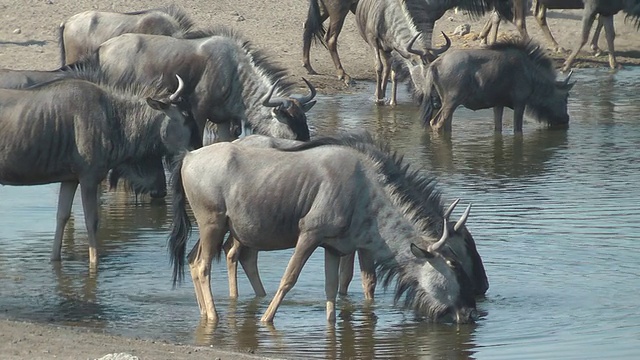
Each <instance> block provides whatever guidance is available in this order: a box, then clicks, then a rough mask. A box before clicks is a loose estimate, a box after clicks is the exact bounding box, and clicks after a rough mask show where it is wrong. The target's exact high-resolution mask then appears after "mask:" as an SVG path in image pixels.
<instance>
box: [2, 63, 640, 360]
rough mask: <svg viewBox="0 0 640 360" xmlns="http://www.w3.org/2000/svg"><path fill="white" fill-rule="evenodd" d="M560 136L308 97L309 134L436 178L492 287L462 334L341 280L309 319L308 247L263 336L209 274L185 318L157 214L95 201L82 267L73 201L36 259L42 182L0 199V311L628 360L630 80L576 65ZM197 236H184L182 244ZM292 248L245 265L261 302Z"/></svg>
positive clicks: (309, 338)
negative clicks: (345, 288) (95, 262)
mask: <svg viewBox="0 0 640 360" xmlns="http://www.w3.org/2000/svg"><path fill="white" fill-rule="evenodd" d="M574 78H575V79H576V80H577V81H578V82H577V84H576V85H575V87H574V89H573V91H572V93H571V98H570V115H571V123H570V128H569V129H568V130H566V131H549V130H546V129H544V127H543V126H541V125H539V124H536V123H535V122H533V121H532V120H525V124H524V134H523V135H521V136H514V135H513V134H512V133H511V131H512V128H511V126H512V125H511V124H512V123H511V113H510V112H505V120H504V124H505V129H504V131H503V133H502V134H494V132H493V121H492V112H491V110H486V111H477V112H472V111H469V110H466V109H462V108H461V109H458V111H456V113H455V115H454V120H453V135H452V136H451V137H447V136H440V135H435V134H432V133H431V132H430V131H425V130H424V129H423V128H422V126H421V124H419V123H417V121H416V115H417V109H416V108H415V106H414V105H413V104H412V103H411V101H410V100H409V98H408V96H407V95H406V94H405V93H402V94H401V95H402V97H401V99H400V104H399V105H398V106H397V107H396V108H388V107H376V106H374V105H373V102H372V94H373V88H372V87H370V91H366V92H363V93H358V94H349V95H337V96H331V97H329V96H318V104H317V105H316V106H315V107H314V109H313V110H312V112H311V113H310V114H309V115H310V117H311V122H312V125H313V126H314V127H315V129H316V131H317V133H319V134H334V133H337V132H339V131H343V130H345V129H360V128H365V129H368V130H369V131H371V132H373V133H375V134H377V135H378V136H380V137H383V138H385V139H387V140H388V141H389V142H390V143H391V144H392V146H393V148H394V149H397V150H398V151H399V152H401V153H403V154H405V158H406V160H407V161H408V162H409V163H411V164H412V166H413V167H414V168H421V169H423V170H424V171H428V172H430V173H432V174H434V175H436V176H437V177H438V179H439V188H440V189H441V190H442V192H443V194H444V198H445V199H446V201H447V202H448V201H451V200H453V199H454V198H457V197H460V198H462V202H461V204H463V205H462V206H460V207H461V209H457V211H456V212H455V215H454V217H457V216H459V214H460V212H461V211H462V208H463V206H466V204H468V203H472V204H473V209H472V212H471V217H470V218H469V221H468V223H467V225H468V227H469V229H470V231H471V232H472V233H473V235H474V238H475V239H476V241H477V246H478V250H479V252H480V254H481V255H482V257H483V260H484V262H485V266H486V270H487V275H488V277H489V282H490V289H489V291H488V293H487V296H486V299H484V300H482V301H480V302H479V304H478V307H479V309H480V310H481V311H482V312H483V313H485V315H484V316H483V317H482V318H481V319H480V321H478V323H477V324H475V325H460V326H455V325H446V324H445V325H435V324H427V323H424V322H419V321H416V320H415V319H414V318H413V316H412V314H411V313H410V312H407V311H403V310H401V309H398V308H397V307H394V306H393V303H392V296H391V294H385V293H383V292H382V291H379V293H378V297H377V300H376V302H375V304H373V305H366V304H365V302H364V299H363V296H362V291H361V289H360V284H359V279H358V277H357V275H356V278H355V279H354V282H353V283H352V286H351V290H350V294H349V296H348V297H347V298H343V299H341V300H340V302H339V305H338V306H339V307H338V308H339V309H340V310H341V318H340V319H339V320H338V322H337V324H336V325H335V327H333V326H327V324H326V322H325V320H324V316H325V315H324V311H325V310H324V280H323V270H322V266H323V256H322V250H318V251H317V252H316V253H315V254H314V255H313V256H312V258H311V259H310V261H309V262H308V263H307V265H306V266H305V268H304V269H303V272H302V275H301V277H300V280H299V281H298V284H296V286H295V287H294V288H293V290H292V291H291V292H290V293H289V294H288V295H287V297H286V299H285V301H284V303H283V305H282V306H281V308H280V309H279V311H278V314H277V316H276V319H275V323H274V325H273V326H268V325H264V324H262V323H260V321H259V319H260V316H261V315H262V313H263V312H264V310H265V309H266V307H267V305H268V302H269V300H270V298H269V297H267V298H265V299H256V298H254V297H253V296H252V291H251V288H250V286H249V285H248V281H246V279H245V277H244V276H243V275H242V274H241V275H240V298H239V299H238V300H231V299H229V298H228V295H227V283H226V270H225V266H224V265H223V264H214V270H213V272H214V274H213V291H214V296H215V299H216V305H217V308H218V311H219V313H220V315H221V321H220V323H219V324H218V326H217V327H215V328H213V327H211V326H207V325H206V324H200V323H199V313H198V309H197V305H196V303H195V297H194V294H193V288H192V284H191V281H190V279H187V281H186V282H185V284H184V285H183V286H181V287H178V288H176V289H172V286H171V269H170V267H169V261H168V254H167V249H166V239H167V234H168V228H169V221H170V220H169V217H168V215H169V214H170V213H171V210H170V209H169V206H168V205H167V204H165V203H164V202H162V201H161V202H150V201H149V200H148V199H146V198H143V199H139V201H136V199H135V198H133V197H132V196H130V195H128V194H124V193H120V192H117V193H112V192H106V191H105V192H104V193H103V195H102V199H101V201H102V208H101V213H100V219H101V228H100V231H99V234H98V236H99V238H100V258H101V259H100V260H101V263H100V269H99V272H98V274H97V275H94V274H90V273H89V271H88V266H87V264H88V255H87V253H88V251H87V241H86V231H85V229H84V222H83V220H82V210H81V204H80V201H79V197H78V198H77V199H76V201H75V203H74V210H73V211H74V217H73V221H72V222H71V223H70V224H69V226H68V229H67V231H66V234H65V239H64V244H63V261H62V263H61V264H59V265H55V264H51V263H49V261H48V259H49V253H50V250H51V246H52V238H53V232H54V228H55V209H56V202H57V192H58V186H57V185H48V186H33V187H9V186H5V187H0V199H1V201H0V246H1V250H0V284H1V286H0V311H1V312H2V313H3V314H4V315H5V316H7V317H10V318H14V319H25V320H32V321H38V322H54V323H57V324H66V325H70V326H80V327H89V328H95V329H101V330H103V331H108V332H110V333H115V334H124V335H135V336H141V337H148V338H160V339H167V340H171V341H179V342H185V343H194V344H199V345H210V344H214V345H216V346H221V347H223V348H228V349H236V350H241V351H255V352H257V353H259V354H264V355H272V356H281V357H288V358H317V359H327V358H329V359H334V358H335V359H338V358H340V359H348V358H372V357H377V358H404V359H418V358H419V359H432V358H433V359H436V358H438V359H440V358H446V359H466V358H469V359H520V358H522V359H525V358H527V359H528V358H536V359H550V358H562V359H570V358H575V359H602V358H616V359H635V358H638V357H639V356H640V311H638V306H639V305H640V300H639V296H638V295H640V235H638V234H640V206H639V205H638V204H640V190H638V184H640V161H638V160H637V158H638V156H637V154H638V149H639V148H640V123H639V121H640V116H639V115H640V93H638V91H637V89H639V88H640V69H627V70H623V71H619V72H617V73H615V74H612V73H609V72H608V71H605V70H577V71H576V72H575V73H574ZM194 236H197V235H194ZM290 254H291V252H290V251H280V252H271V253H261V254H260V271H261V275H262V279H263V281H264V284H265V287H266V289H267V292H268V293H269V294H273V293H274V292H275V289H276V288H277V285H278V282H279V279H280V276H281V275H282V273H283V271H284V267H285V266H286V262H287V261H288V258H289V256H290Z"/></svg>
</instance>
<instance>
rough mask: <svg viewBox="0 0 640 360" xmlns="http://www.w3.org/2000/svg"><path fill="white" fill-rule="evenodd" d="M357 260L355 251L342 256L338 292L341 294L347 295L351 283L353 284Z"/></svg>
mask: <svg viewBox="0 0 640 360" xmlns="http://www.w3.org/2000/svg"><path fill="white" fill-rule="evenodd" d="M355 260H356V253H355V252H354V253H351V254H349V255H345V256H342V257H341V258H340V276H339V277H340V279H339V283H340V284H339V287H338V293H339V294H340V295H347V292H348V291H349V284H351V280H353V263H354V262H355Z"/></svg>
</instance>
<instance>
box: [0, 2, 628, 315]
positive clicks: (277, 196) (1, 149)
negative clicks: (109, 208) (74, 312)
mask: <svg viewBox="0 0 640 360" xmlns="http://www.w3.org/2000/svg"><path fill="white" fill-rule="evenodd" d="M309 3H310V6H309V13H308V16H307V20H306V22H305V26H304V33H303V46H302V48H303V64H304V66H305V68H306V69H307V71H308V72H309V73H310V74H314V73H315V72H314V70H313V68H312V66H311V63H310V60H309V51H310V48H311V41H312V38H313V37H314V36H315V37H317V39H319V40H321V41H322V42H323V43H324V44H325V45H326V47H327V48H328V50H329V51H330V53H331V57H332V59H333V61H334V64H335V66H336V69H337V72H338V78H339V79H340V80H341V81H344V82H345V83H346V84H350V83H351V82H352V79H351V78H350V77H349V75H347V73H346V72H345V71H344V69H343V67H342V64H341V62H340V59H339V56H338V53H337V47H336V46H337V38H338V35H339V33H340V30H341V28H342V24H343V22H344V19H345V16H346V15H347V14H348V13H349V11H351V12H353V13H354V14H355V16H356V22H357V25H358V28H359V30H360V33H361V35H362V38H363V39H364V40H365V41H366V42H367V43H368V44H369V45H370V46H371V48H372V49H373V50H374V53H375V58H376V64H377V66H376V89H375V99H374V101H375V102H376V103H377V104H380V105H382V104H384V103H385V98H386V86H387V83H388V82H389V81H390V82H391V87H392V91H391V97H390V100H389V103H390V104H391V105H394V104H395V103H396V88H397V85H398V82H402V81H406V82H408V83H409V84H410V86H411V87H412V88H413V95H414V97H415V100H416V102H417V103H419V106H420V109H421V112H420V119H419V120H420V121H422V122H424V123H425V125H429V126H431V127H432V128H434V129H436V130H438V131H451V130H452V127H451V123H452V115H453V112H454V110H455V109H456V108H457V107H458V106H459V105H463V106H465V107H467V108H470V109H473V110H475V109H484V108H493V109H494V124H495V125H494V127H495V130H496V131H501V129H502V113H503V109H504V107H509V108H511V109H513V110H514V131H515V132H522V125H523V116H524V113H525V112H527V113H528V114H530V115H531V116H532V117H533V118H534V119H536V120H538V121H540V122H543V123H546V124H548V125H549V126H551V127H553V126H560V127H566V126H567V124H568V122H569V116H568V114H567V100H568V96H569V90H570V89H571V87H572V85H573V84H572V83H570V82H569V78H570V74H569V75H568V76H566V77H565V78H564V79H563V80H556V72H555V70H554V67H553V64H552V62H551V60H550V59H549V58H548V57H547V56H546V55H545V53H544V51H543V50H542V49H541V48H540V46H538V45H536V44H535V43H534V42H532V41H530V40H529V37H528V35H527V33H526V27H525V26H524V19H525V6H526V5H527V2H526V1H524V0H458V1H454V0H350V1H345V0H310V2H309ZM533 6H534V9H535V10H534V15H535V16H536V18H537V19H538V20H539V22H540V24H541V25H543V26H545V27H546V22H545V20H544V13H545V11H546V8H584V19H583V31H582V37H581V40H580V42H579V47H577V48H576V49H575V51H574V52H573V53H572V54H571V55H570V57H569V58H568V59H567V61H566V62H565V65H564V70H568V69H569V68H570V66H571V63H572V61H573V59H574V58H575V55H576V54H577V53H578V50H579V49H580V47H582V46H583V45H584V44H585V43H586V41H587V40H588V34H589V29H590V27H591V25H592V23H593V22H594V20H595V19H596V18H598V21H599V24H600V25H599V27H600V26H603V27H604V29H605V32H606V33H607V41H608V45H609V49H610V56H611V57H612V60H610V64H611V66H612V67H615V66H616V62H615V58H614V57H613V55H614V52H613V15H614V14H615V13H617V12H619V11H621V10H623V11H625V12H626V13H627V14H628V15H629V16H630V17H631V19H633V20H635V21H636V24H637V19H638V15H640V0H607V1H605V0H583V1H575V0H565V1H563V0H547V1H544V0H538V1H534V4H533ZM453 7H458V8H460V9H463V10H465V11H468V12H469V14H470V15H471V16H479V15H482V14H484V13H486V12H489V11H494V12H495V14H494V15H492V17H491V19H490V20H489V21H488V23H487V29H489V28H493V30H492V31H494V35H493V37H494V41H493V43H492V44H491V45H488V46H485V47H482V48H478V49H466V50H449V47H450V45H451V40H450V39H449V38H448V37H447V36H446V34H444V33H443V34H442V35H443V37H444V40H445V44H444V45H442V46H439V47H433V46H432V39H431V37H432V33H433V29H434V23H435V21H436V20H438V19H439V18H440V17H442V16H443V14H444V12H445V11H447V10H449V9H451V8H453ZM327 19H329V20H330V24H329V27H328V29H327V30H326V31H325V29H324V28H323V22H324V21H325V20H327ZM496 19H497V21H496ZM499 19H509V20H511V21H513V22H514V23H515V24H516V25H517V26H518V28H519V29H520V30H521V34H522V38H521V39H517V40H509V41H497V42H496V41H495V30H496V27H497V24H498V23H499ZM598 31H599V28H598ZM488 32H489V31H488V30H487V31H486V32H485V36H486V33H488ZM545 33H546V34H547V36H548V37H549V38H550V41H552V43H553V44H554V47H555V48H556V49H558V48H559V46H558V45H557V43H556V42H555V40H553V37H552V36H551V33H550V32H549V30H548V28H546V31H545ZM59 35H60V38H59V39H60V50H61V54H62V64H61V67H60V68H59V69H56V70H52V71H38V70H32V71H31V70H9V69H6V70H2V71H0V88H2V89H1V90H0V183H2V184H3V185H38V184H47V183H57V182H59V183H61V186H60V193H59V200H58V209H57V217H56V230H55V236H54V245H53V250H52V254H51V259H52V260H53V261H59V260H60V258H61V245H62V238H63V232H64V228H65V225H66V223H67V221H68V220H69V218H70V215H71V206H72V202H73V198H74V195H75V192H76V189H77V187H78V185H80V191H81V198H82V206H83V210H84V217H85V223H86V227H87V231H88V242H89V262H90V264H91V267H92V268H95V266H96V265H97V263H98V252H97V239H96V233H97V229H98V206H99V205H98V198H99V197H98V194H99V190H100V184H101V182H102V181H103V180H105V179H107V178H108V180H109V183H110V185H111V186H112V187H116V186H117V184H118V182H119V181H120V180H121V179H125V180H126V181H127V184H129V186H130V187H131V189H132V190H133V191H135V192H136V193H150V194H151V196H152V197H164V196H166V194H167V192H166V187H167V185H166V184H167V179H166V178H165V168H168V170H169V171H170V172H171V174H172V177H171V187H172V208H173V219H172V220H173V221H172V227H171V233H170V235H169V242H168V247H169V252H170V261H171V263H172V264H173V281H174V284H175V283H176V282H179V281H181V280H182V278H183V267H184V263H185V261H186V262H188V264H189V266H190V270H191V276H192V279H193V283H194V288H195V293H196V298H197V302H198V305H199V307H200V313H201V315H202V317H203V318H206V319H208V320H210V321H215V320H217V318H218V315H217V312H216V310H215V306H214V301H213V296H212V292H211V285H210V273H211V264H212V260H213V258H215V257H219V256H220V255H221V254H222V253H223V252H224V253H225V254H226V258H227V266H228V272H229V289H230V296H232V297H235V296H238V292H237V285H236V273H237V263H240V264H241V265H242V266H243V268H244V270H245V273H246V275H247V276H248V278H249V280H250V283H251V285H252V287H253V289H254V291H255V293H256V295H258V296H264V295H266V292H265V290H264V287H263V285H262V283H261V280H260V277H259V274H258V267H257V257H258V251H268V250H279V249H287V248H293V249H294V251H293V255H292V257H291V259H290V260H289V262H288V265H287V267H286V270H285V274H284V275H283V277H282V280H281V282H280V285H279V287H278V290H277V292H276V294H275V296H274V298H273V300H272V301H271V303H270V305H269V307H268V308H267V310H266V312H265V314H264V315H263V317H262V321H266V322H271V321H273V318H274V316H275V313H276V310H277V308H278V306H279V305H280V304H281V302H282V300H283V298H284V296H285V295H286V293H287V292H288V291H289V290H290V289H291V288H292V287H293V285H294V284H295V283H296V281H297V278H298V276H299V274H300V271H301V269H302V267H303V266H304V264H305V262H306V261H307V259H308V258H309V256H310V255H311V254H312V253H313V251H314V250H315V249H316V248H318V247H323V248H324V249H325V252H324V253H325V281H326V285H325V290H326V310H327V320H328V321H330V322H333V321H335V319H336V314H335V301H336V297H337V294H338V293H346V291H347V287H348V285H349V282H350V281H351V277H352V275H353V264H354V257H355V255H356V254H357V255H358V258H359V264H360V269H361V273H362V283H363V290H364V294H365V298H366V299H367V300H371V299H373V296H374V290H375V286H376V282H377V281H380V282H381V284H382V285H383V286H384V287H387V286H393V287H394V294H395V299H396V301H399V302H402V303H403V305H405V306H406V307H408V308H410V309H412V310H414V311H415V313H416V314H417V315H418V316H420V317H424V318H426V319H430V320H432V321H445V322H457V323H466V322H473V321H475V319H476V318H477V316H478V315H477V311H476V300H475V299H476V297H477V296H481V295H483V294H484V293H485V292H486V291H487V289H488V287H489V285H488V281H487V276H486V273H485V269H484V266H483V264H482V260H481V258H480V255H479V254H478V251H477V249H476V246H475V242H474V239H473V237H472V236H471V233H470V232H469V231H468V229H467V228H466V226H465V223H466V221H467V219H468V217H469V212H470V205H469V206H467V208H466V210H465V211H464V213H463V214H462V215H461V217H460V219H458V220H457V221H455V222H454V221H451V220H450V219H449V218H450V216H451V214H452V212H453V210H454V208H455V207H456V205H457V204H458V200H456V201H454V202H453V203H452V204H451V205H449V206H445V204H443V201H442V199H441V195H440V192H439V190H438V189H437V186H436V179H435V178H433V177H432V176H429V175H427V174H424V173H423V172H418V171H415V170H411V169H409V166H408V165H407V164H406V163H405V161H403V160H402V157H401V156H398V155H396V153H395V152H393V151H392V150H391V149H390V148H389V147H388V145H385V144H384V143H383V142H381V141H378V140H375V139H374V138H373V137H372V136H371V135H370V134H368V133H365V132H357V133H344V134H342V135H339V136H335V137H319V138H315V139H311V136H310V132H309V127H308V125H307V116H306V113H307V112H308V111H309V110H310V109H311V108H312V107H313V106H314V105H315V103H316V100H314V97H315V95H316V90H315V89H314V87H313V85H312V84H311V83H310V82H309V81H307V80H306V79H304V81H305V83H306V85H307V88H308V90H307V92H306V93H303V94H295V93H293V83H292V82H291V81H289V80H287V78H286V77H287V71H286V69H284V68H282V67H280V66H278V65H276V64H275V63H274V62H273V61H272V60H270V59H269V56H268V55H267V54H265V53H263V52H262V51H259V50H258V49H257V48H256V47H255V45H253V44H252V43H251V42H250V41H248V40H247V39H246V38H243V37H242V36H241V35H240V34H239V33H238V32H237V31H236V30H234V29H233V28H230V27H223V26H218V27H212V28H208V29H197V28H195V26H194V22H193V21H192V20H191V19H190V18H189V16H188V15H187V14H186V13H185V12H184V11H182V10H181V9H179V8H178V7H176V6H168V7H164V8H158V9H152V10H143V11H138V12H133V13H113V12H100V11H87V12H82V13H79V14H77V15H74V16H72V17H71V18H69V19H67V20H65V21H64V22H63V23H62V24H61V26H60V34H59ZM504 74H509V76H504ZM252 134H253V135H252ZM203 145H205V146H203ZM187 204H188V205H189V206H190V208H191V211H192V212H193V217H195V219H196V222H197V226H198V230H199V240H198V241H197V243H196V244H195V245H194V247H193V249H192V250H191V252H190V253H189V254H186V245H187V241H188V239H189V237H190V232H191V221H190V215H189V213H188V212H187Z"/></svg>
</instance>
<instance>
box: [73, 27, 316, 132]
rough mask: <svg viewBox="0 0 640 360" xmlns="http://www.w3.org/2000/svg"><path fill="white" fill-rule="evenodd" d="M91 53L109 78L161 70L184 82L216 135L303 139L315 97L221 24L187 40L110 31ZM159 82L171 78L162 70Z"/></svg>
mask: <svg viewBox="0 0 640 360" xmlns="http://www.w3.org/2000/svg"><path fill="white" fill-rule="evenodd" d="M94 55H95V56H94V57H93V58H89V59H86V60H85V61H97V62H99V66H100V67H101V68H102V69H103V70H104V71H105V72H106V74H107V77H108V78H109V81H110V82H111V83H114V84H128V83H131V82H139V83H143V84H146V83H149V82H152V81H154V80H155V79H157V78H158V77H159V76H161V75H162V74H173V73H177V74H179V75H180V76H181V77H182V78H183V79H184V81H185V84H186V88H185V92H184V95H185V96H187V97H188V98H189V101H190V103H191V105H192V109H193V114H194V117H195V119H196V122H197V123H198V127H199V129H200V132H201V134H203V133H204V129H205V124H206V122H207V120H208V121H211V122H213V123H217V124H218V125H219V126H218V134H219V135H220V137H221V140H233V139H235V138H236V137H237V135H236V134H235V133H233V132H232V129H234V128H236V127H234V125H235V126H237V127H242V128H245V127H246V128H247V130H250V131H252V132H255V133H259V134H263V135H269V136H273V137H281V138H289V139H297V140H308V139H309V128H308V125H307V117H306V114H305V113H306V111H308V110H309V109H311V107H313V105H314V104H315V101H314V100H313V97H314V96H315V94H316V93H315V89H314V88H313V86H311V84H310V83H308V82H306V84H307V86H308V87H309V94H306V95H296V94H290V91H291V89H292V87H293V83H291V82H288V81H285V80H284V77H285V76H286V75H287V72H286V70H285V69H283V68H280V67H278V66H276V65H275V64H273V63H272V62H270V61H269V59H268V58H267V57H266V56H265V55H264V53H263V52H261V51H259V50H258V49H255V48H254V47H253V45H251V43H250V42H249V41H247V40H246V39H244V38H242V37H241V36H240V35H239V34H238V33H237V32H235V31H234V30H232V29H230V28H227V27H218V28H213V29H209V30H206V31H205V30H203V31H198V32H193V33H191V35H190V38H188V39H177V38H173V37H168V36H160V35H145V34H124V35H120V36H118V37H115V38H112V39H110V40H108V41H106V42H104V43H103V44H102V45H100V48H99V49H98V50H97V51H96V53H94ZM164 79H165V86H171V85H174V82H173V80H172V79H170V78H169V77H167V76H165V77H164Z"/></svg>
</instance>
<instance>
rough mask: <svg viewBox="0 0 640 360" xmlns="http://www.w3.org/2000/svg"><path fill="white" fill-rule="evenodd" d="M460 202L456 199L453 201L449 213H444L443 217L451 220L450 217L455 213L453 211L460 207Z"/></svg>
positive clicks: (448, 209)
mask: <svg viewBox="0 0 640 360" xmlns="http://www.w3.org/2000/svg"><path fill="white" fill-rule="evenodd" d="M459 202H460V199H459V198H458V199H455V200H453V202H452V203H451V205H449V207H448V208H447V211H445V212H444V215H442V216H443V217H444V218H445V219H447V220H449V216H451V213H452V212H453V209H455V207H456V205H458V203H459Z"/></svg>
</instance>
